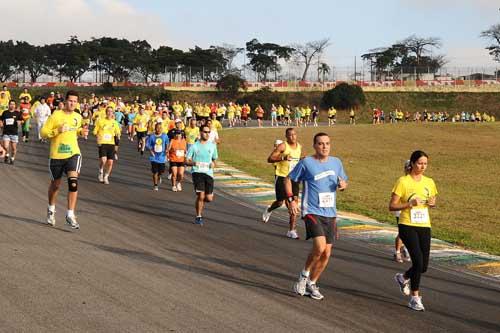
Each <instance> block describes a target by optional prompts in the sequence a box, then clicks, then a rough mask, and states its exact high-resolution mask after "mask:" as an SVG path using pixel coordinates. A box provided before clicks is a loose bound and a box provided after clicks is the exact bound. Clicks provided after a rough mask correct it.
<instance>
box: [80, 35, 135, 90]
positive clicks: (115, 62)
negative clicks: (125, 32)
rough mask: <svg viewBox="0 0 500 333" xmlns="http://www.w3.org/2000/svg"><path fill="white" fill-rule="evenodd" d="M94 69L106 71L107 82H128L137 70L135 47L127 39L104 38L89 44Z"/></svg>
mask: <svg viewBox="0 0 500 333" xmlns="http://www.w3.org/2000/svg"><path fill="white" fill-rule="evenodd" d="M87 46H88V48H89V52H90V55H91V57H90V59H91V61H92V62H93V65H92V66H91V68H92V69H97V70H100V71H104V72H105V73H106V74H107V81H109V80H110V79H111V78H113V81H127V80H128V78H129V77H130V73H131V72H132V71H133V70H134V69H135V63H134V59H133V56H134V52H135V49H134V46H133V45H132V43H131V42H130V41H128V40H127V39H118V38H110V37H102V38H98V39H95V38H93V39H92V40H91V41H89V42H87Z"/></svg>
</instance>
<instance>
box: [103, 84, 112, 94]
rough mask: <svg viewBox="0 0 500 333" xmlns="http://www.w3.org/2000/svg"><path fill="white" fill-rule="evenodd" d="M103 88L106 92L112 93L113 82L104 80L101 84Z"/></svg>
mask: <svg viewBox="0 0 500 333" xmlns="http://www.w3.org/2000/svg"><path fill="white" fill-rule="evenodd" d="M101 88H102V90H103V92H104V93H106V94H107V93H111V92H113V89H114V87H113V84H112V83H111V82H104V83H103V84H102V85H101Z"/></svg>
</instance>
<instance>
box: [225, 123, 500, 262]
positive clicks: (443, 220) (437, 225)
mask: <svg viewBox="0 0 500 333" xmlns="http://www.w3.org/2000/svg"><path fill="white" fill-rule="evenodd" d="M319 131H325V132H327V133H328V134H330V136H331V138H332V155H335V156H338V157H340V158H341V159H342V161H343V163H344V167H345V169H346V172H347V174H348V176H349V177H350V181H349V188H348V190H347V191H346V192H345V193H342V194H341V195H339V202H338V206H339V208H340V209H342V210H345V211H351V212H356V213H361V214H365V215H367V216H370V217H373V218H376V219H378V220H380V221H386V222H392V223H394V217H393V216H392V215H391V214H390V213H389V212H388V209H387V206H388V202H389V197H390V194H391V189H392V186H393V185H394V182H395V181H396V179H397V178H398V177H399V176H400V175H402V172H403V171H402V168H403V163H404V161H405V160H406V159H408V158H409V156H410V154H411V152H412V151H414V150H416V149H422V150H424V151H425V152H427V153H428V154H429V156H430V161H429V168H428V171H427V175H428V176H430V177H432V178H433V179H434V180H435V182H436V184H437V187H438V191H439V196H438V202H437V209H435V210H433V211H432V212H431V214H432V221H433V235H434V236H435V237H438V238H440V239H443V240H446V241H450V242H453V243H455V244H459V245H462V246H464V247H466V248H471V249H476V250H482V251H486V252H489V253H493V254H497V255H500V213H499V212H498V209H499V208H500V124H499V123H484V124H475V123H474V124H452V123H449V124H448V123H447V124H413V123H411V124H398V125H382V126H372V125H356V126H348V125H341V126H337V127H335V128H327V127H319V128H300V129H299V130H298V137H299V142H301V143H302V145H303V147H304V148H305V149H306V152H307V153H308V154H311V153H312V151H313V149H312V137H313V136H314V134H315V133H317V132H319ZM221 138H222V144H221V145H220V148H219V149H220V156H221V159H222V160H223V161H224V162H226V163H229V164H230V165H233V166H234V167H237V168H239V169H241V170H243V171H246V172H248V173H249V174H251V175H254V176H258V177H260V178H262V179H263V180H266V181H268V182H272V181H273V168H272V166H271V165H270V164H268V163H266V160H267V156H268V155H269V153H270V152H271V150H272V148H273V143H274V141H275V140H276V139H278V138H280V139H283V138H284V128H280V129H269V128H266V129H236V130H224V131H222V133H221Z"/></svg>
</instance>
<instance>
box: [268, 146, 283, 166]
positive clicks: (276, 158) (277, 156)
mask: <svg viewBox="0 0 500 333" xmlns="http://www.w3.org/2000/svg"><path fill="white" fill-rule="evenodd" d="M284 151H285V144H283V143H281V144H279V145H278V146H277V147H276V148H275V149H274V150H273V151H272V152H271V154H270V155H269V157H268V158H267V163H276V162H281V161H283V159H282V157H281V154H283V152H284Z"/></svg>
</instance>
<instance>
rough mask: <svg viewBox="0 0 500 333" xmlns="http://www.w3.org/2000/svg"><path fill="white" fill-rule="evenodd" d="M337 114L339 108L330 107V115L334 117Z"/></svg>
mask: <svg viewBox="0 0 500 333" xmlns="http://www.w3.org/2000/svg"><path fill="white" fill-rule="evenodd" d="M336 114H337V110H335V108H330V109H328V117H333V116H335V115H336Z"/></svg>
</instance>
